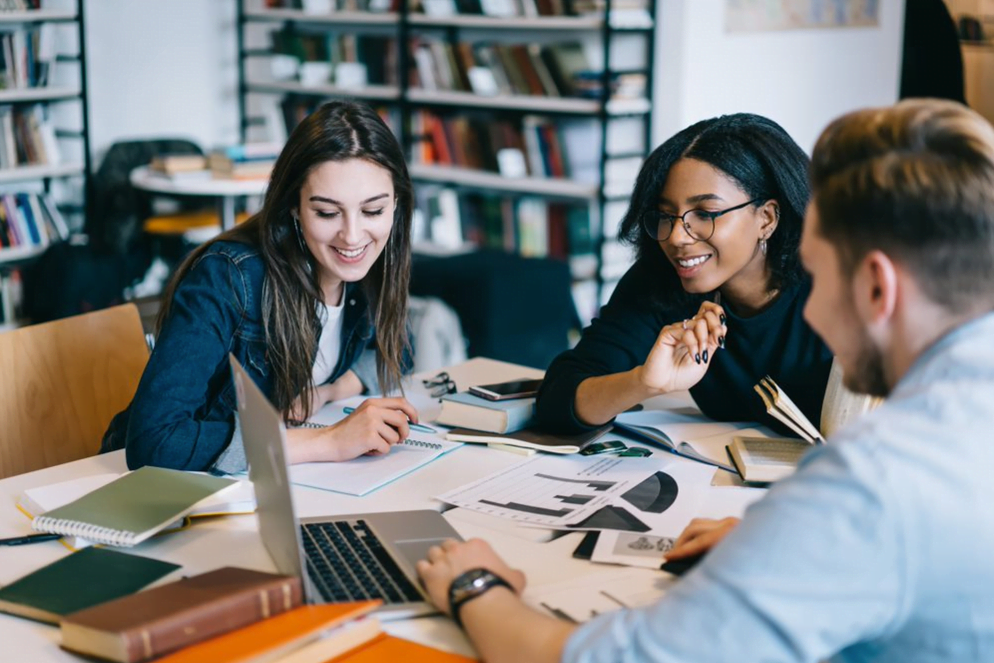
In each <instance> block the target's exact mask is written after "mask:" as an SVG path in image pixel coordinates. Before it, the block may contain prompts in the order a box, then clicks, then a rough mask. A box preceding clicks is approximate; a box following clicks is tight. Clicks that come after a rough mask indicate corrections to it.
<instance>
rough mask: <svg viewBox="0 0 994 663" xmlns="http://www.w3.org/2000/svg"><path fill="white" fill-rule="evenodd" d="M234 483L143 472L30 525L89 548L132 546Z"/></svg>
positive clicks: (170, 472) (161, 470) (204, 476)
mask: <svg viewBox="0 0 994 663" xmlns="http://www.w3.org/2000/svg"><path fill="white" fill-rule="evenodd" d="M237 483H238V482H237V481H235V480H233V479H224V478H221V477H214V476H210V475H207V474H196V473H193V472H181V471H179V470H168V469H165V468H162V467H142V468H140V469H137V470H135V471H134V472H129V473H127V474H125V475H123V476H121V477H120V478H119V479H116V480H114V481H111V482H110V483H109V484H107V485H105V486H102V487H100V488H97V489H96V490H94V491H93V492H91V493H87V494H86V495H83V497H80V498H79V499H78V500H75V501H73V502H70V503H69V504H66V505H65V506H60V507H58V508H56V509H52V510H51V511H49V512H47V513H45V514H44V515H42V516H40V517H37V518H35V519H34V520H33V521H32V524H31V526H32V527H33V528H34V529H36V530H38V531H41V532H54V533H56V534H62V535H63V536H76V537H80V538H82V539H86V540H87V541H91V542H93V543H103V544H107V545H111V546H133V545H135V544H136V543H140V542H141V541H144V540H145V539H147V538H148V537H150V536H152V535H153V534H155V533H156V532H158V531H159V530H161V529H164V528H166V527H169V526H170V525H172V524H173V523H175V522H176V521H178V520H179V519H181V518H182V517H183V516H185V515H186V514H188V513H190V511H192V510H193V509H194V507H195V506H196V504H197V503H198V502H200V501H201V500H203V499H205V498H207V497H210V496H211V495H214V494H215V493H218V492H220V491H222V490H225V489H226V488H230V487H232V486H235V485H236V484H237Z"/></svg>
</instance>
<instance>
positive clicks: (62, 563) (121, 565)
mask: <svg viewBox="0 0 994 663" xmlns="http://www.w3.org/2000/svg"><path fill="white" fill-rule="evenodd" d="M178 568H180V567H179V565H178V564H170V563H168V562H160V561H159V560H157V559H149V558H148V557H141V556H139V555H129V554H127V553H122V552H118V551H116V550H107V549H103V548H87V549H86V550H81V551H79V552H77V553H73V554H71V555H69V556H67V557H63V558H62V559H60V560H58V561H56V562H52V563H51V564H49V565H47V566H43V567H42V568H40V569H38V570H37V571H35V572H33V573H29V574H28V575H26V576H24V577H23V578H20V579H19V580H15V581H14V582H12V583H10V584H9V585H7V586H6V587H4V588H3V589H0V611H3V612H9V613H10V614H12V615H18V616H20V617H27V618H28V619H35V620H38V621H42V622H48V623H50V624H58V623H59V619H60V618H62V617H63V616H65V615H68V614H70V613H73V612H76V611H78V610H83V609H84V608H89V607H91V606H95V605H98V604H100V603H104V602H106V601H110V600H112V599H116V598H119V597H121V596H127V595H128V594H132V593H134V592H137V591H138V590H139V589H142V588H143V587H145V586H146V585H149V584H151V583H153V582H155V581H156V580H158V579H159V578H162V577H165V576H166V575H168V574H169V573H172V572H173V571H175V570H176V569H178Z"/></svg>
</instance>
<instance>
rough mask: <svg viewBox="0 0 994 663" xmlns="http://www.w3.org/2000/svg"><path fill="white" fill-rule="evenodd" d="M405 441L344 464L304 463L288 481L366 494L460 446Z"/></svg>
mask: <svg viewBox="0 0 994 663" xmlns="http://www.w3.org/2000/svg"><path fill="white" fill-rule="evenodd" d="M419 437H421V439H416V438H408V439H406V440H404V441H403V442H401V443H400V444H395V445H393V446H392V447H391V448H390V453H388V454H383V455H377V456H360V457H358V458H353V459H352V460H350V461H347V462H344V463H303V464H300V465H291V466H290V481H291V482H292V483H295V484H297V485H298V486H308V487H310V488H320V489H322V490H331V491H334V492H336V493H345V494H346V495H357V496H358V495H365V494H366V493H368V492H370V491H373V490H375V489H377V488H379V487H380V486H383V485H386V484H388V483H390V482H391V481H394V480H396V479H398V478H400V477H402V476H404V475H405V474H407V473H408V472H412V471H414V470H416V469H418V468H419V467H421V466H422V465H425V464H426V463H430V462H431V461H433V460H435V459H436V458H438V457H439V456H441V455H443V454H446V453H448V452H450V451H452V450H453V449H456V448H458V447H461V446H462V443H461V442H449V441H448V440H444V439H442V438H441V437H437V436H435V435H423V436H419Z"/></svg>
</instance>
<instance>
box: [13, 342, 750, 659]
mask: <svg viewBox="0 0 994 663" xmlns="http://www.w3.org/2000/svg"><path fill="white" fill-rule="evenodd" d="M448 372H449V375H450V376H451V377H452V378H453V380H455V382H456V384H457V385H458V386H459V388H460V389H465V388H466V387H468V386H469V385H471V384H483V383H487V382H500V381H504V380H510V379H515V378H520V377H540V376H541V374H542V372H541V371H537V370H535V369H528V368H523V367H520V366H514V365H511V364H505V363H503V362H496V361H492V360H486V359H472V360H470V361H468V362H466V363H465V364H462V365H460V366H457V367H454V368H452V369H449V371H448ZM418 384H420V383H418ZM415 392H417V390H415ZM409 397H410V398H411V400H412V401H413V402H415V404H416V405H418V407H419V409H420V410H421V412H422V415H423V417H424V419H426V420H428V419H430V418H433V416H434V413H433V412H432V408H433V407H435V406H434V401H426V399H428V398H429V397H427V395H426V394H423V393H411V394H409ZM659 404H661V405H663V406H667V405H685V404H686V399H675V400H671V401H666V400H664V401H661V402H660V403H657V405H659ZM659 453H662V452H659ZM521 460H522V457H521V456H519V455H517V454H513V453H507V452H504V451H496V450H492V449H489V448H487V447H483V446H476V445H466V446H463V447H460V448H459V449H456V450H454V451H452V452H450V453H448V454H446V455H445V456H442V457H441V458H439V459H438V460H435V461H434V462H432V463H430V464H428V465H427V466H425V467H423V468H421V469H419V470H418V471H416V472H413V473H411V474H409V475H407V476H405V477H403V478H401V479H398V480H397V481H395V482H393V483H391V484H388V485H387V486H384V487H383V488H381V489H379V490H377V491H375V492H373V493H371V494H369V495H367V496H365V497H352V496H348V495H341V494H337V493H332V492H327V491H322V490H316V489H310V488H303V487H299V486H295V487H294V489H293V490H294V502H295V504H296V507H297V510H298V514H297V515H298V516H302V517H303V516H318V515H333V514H347V513H356V512H371V511H387V510H398V509H423V508H430V509H438V510H441V509H443V507H444V505H443V504H441V503H440V502H438V501H436V500H434V499H433V498H434V496H435V495H438V494H441V493H443V492H445V491H448V490H451V489H454V488H456V487H458V486H461V485H463V484H465V483H468V482H470V481H473V480H475V479H478V478H482V477H484V476H487V475H488V474H491V473H492V472H495V471H497V470H500V469H503V468H505V467H508V466H510V465H513V464H515V463H518V462H520V461H521ZM686 462H689V461H686ZM126 469H127V468H126V466H125V460H124V453H123V452H114V453H110V454H104V455H100V456H95V457H91V458H86V459H83V460H79V461H75V462H72V463H66V464H64V465H58V466H55V467H51V468H46V469H44V470H38V471H36V472H30V473H28V474H22V475H19V476H15V477H10V478H7V479H3V480H0V537H8V536H17V535H19V534H27V533H30V532H31V527H30V521H29V520H28V519H27V518H26V517H25V516H24V514H22V513H21V512H19V511H18V510H17V509H16V508H15V507H14V502H15V499H16V498H17V496H18V495H20V494H21V493H22V492H23V491H24V490H25V489H28V488H32V487H35V486H42V485H46V484H50V483H56V482H59V481H66V480H68V479H73V478H77V477H82V476H87V475H95V474H102V473H106V472H123V471H125V470H126ZM759 494H760V493H759V491H757V490H756V489H750V488H712V489H711V491H710V492H709V495H708V501H707V504H706V506H705V507H704V509H703V513H702V515H707V516H710V517H721V516H726V515H740V514H741V512H742V511H743V510H744V508H745V506H746V505H747V504H748V503H750V502H752V501H754V500H755V499H756V498H757V497H758V496H759ZM445 517H446V518H447V519H448V520H449V522H450V523H451V524H452V525H453V527H455V529H456V530H457V531H458V532H459V533H460V534H461V535H462V536H463V537H464V538H467V539H468V538H471V537H480V538H483V539H485V540H487V541H489V542H490V543H491V544H492V545H493V546H494V548H495V549H496V550H497V552H498V553H500V554H501V555H502V556H504V557H505V559H507V560H508V562H509V563H510V564H512V565H514V566H517V567H519V568H521V569H523V570H524V571H525V572H526V573H527V575H528V580H529V590H528V591H540V590H541V588H542V587H543V586H556V585H558V584H561V583H563V582H564V581H569V580H572V579H576V578H583V577H584V576H592V575H596V576H597V577H598V579H599V582H603V576H604V574H605V573H607V574H611V573H616V574H620V575H619V576H618V577H622V576H623V577H625V578H631V577H632V576H633V575H634V576H635V577H636V578H638V577H641V576H644V578H645V584H646V586H647V587H648V586H650V585H652V584H659V583H660V582H663V579H664V578H666V574H663V573H661V572H658V571H651V570H648V569H628V568H623V567H607V566H603V565H595V564H591V563H589V562H585V561H580V560H576V559H573V558H572V557H571V556H570V554H571V553H572V551H573V549H574V548H575V547H576V545H577V544H578V543H579V541H580V537H581V534H580V533H576V532H574V533H570V534H567V535H565V536H562V537H560V538H557V539H555V540H553V541H548V542H545V541H542V540H536V539H545V538H548V536H547V532H546V531H545V530H535V529H529V528H521V527H517V526H516V525H515V524H514V523H510V522H508V521H503V520H500V519H498V518H494V517H491V516H487V515H485V514H479V513H473V512H469V511H466V510H464V509H450V510H448V511H446V512H445ZM133 551H134V552H135V553H137V554H141V555H147V556H150V557H156V558H160V559H164V560H168V561H171V562H174V563H177V564H181V565H182V566H183V568H182V569H181V570H179V571H177V572H174V573H173V574H171V575H170V576H167V577H166V579H165V581H169V580H174V579H176V578H178V577H179V576H180V575H194V574H198V573H203V572H206V571H210V570H212V569H215V568H218V567H220V566H226V565H232V566H242V567H247V568H254V569H259V570H264V571H273V570H275V569H274V567H273V564H272V561H271V560H270V559H269V556H268V554H267V553H266V551H265V548H264V546H263V544H262V541H261V539H260V537H259V535H258V531H257V524H256V519H255V516H230V517H225V518H218V519H205V520H201V521H199V522H198V523H197V524H196V525H195V526H193V527H192V528H190V529H188V530H185V531H183V532H180V533H175V534H170V535H166V536H162V537H157V538H153V539H150V540H148V541H146V542H144V543H142V544H140V545H138V546H136V547H135V548H134V549H133ZM66 554H68V551H67V549H66V548H65V547H64V546H63V545H62V544H61V543H59V542H56V541H52V542H47V543H38V544H31V545H27V546H16V547H0V584H7V583H10V582H11V581H13V580H16V579H17V578H19V577H21V576H22V575H25V574H27V573H29V572H31V571H33V570H35V569H37V568H40V567H41V566H44V565H45V564H48V563H50V562H53V561H55V560H56V559H59V558H60V557H62V556H64V555H66ZM526 597H527V592H526ZM384 626H385V627H386V629H387V630H388V631H389V632H390V633H392V634H394V635H397V636H400V637H405V638H408V639H411V640H416V641H419V642H423V643H425V644H428V645H432V646H436V647H439V648H442V649H447V650H450V651H455V652H457V653H462V654H466V655H473V650H472V648H471V646H470V645H469V643H468V641H467V640H466V638H465V637H464V636H463V634H462V632H461V631H459V629H457V628H456V627H455V625H454V624H452V622H451V621H450V620H449V619H447V618H444V617H423V618H418V619H410V620H405V621H396V622H388V623H386V624H385V625H384ZM58 642H59V631H58V629H57V628H54V627H52V626H49V625H45V624H40V623H36V622H32V621H28V620H25V619H20V618H17V617H12V616H9V615H4V614H0V643H2V647H3V650H2V651H3V654H2V658H3V660H5V661H7V660H9V661H18V662H21V661H24V662H30V663H56V662H66V661H79V660H81V659H79V658H78V657H76V656H75V655H73V654H70V653H69V652H66V651H64V650H62V649H60V648H59V647H58Z"/></svg>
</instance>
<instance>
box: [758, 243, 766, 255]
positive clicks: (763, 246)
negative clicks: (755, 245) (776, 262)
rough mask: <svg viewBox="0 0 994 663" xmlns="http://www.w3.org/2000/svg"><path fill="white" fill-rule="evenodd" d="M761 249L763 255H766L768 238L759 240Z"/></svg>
mask: <svg viewBox="0 0 994 663" xmlns="http://www.w3.org/2000/svg"><path fill="white" fill-rule="evenodd" d="M759 250H760V251H762V252H763V256H764V257H765V256H766V239H761V240H759Z"/></svg>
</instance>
